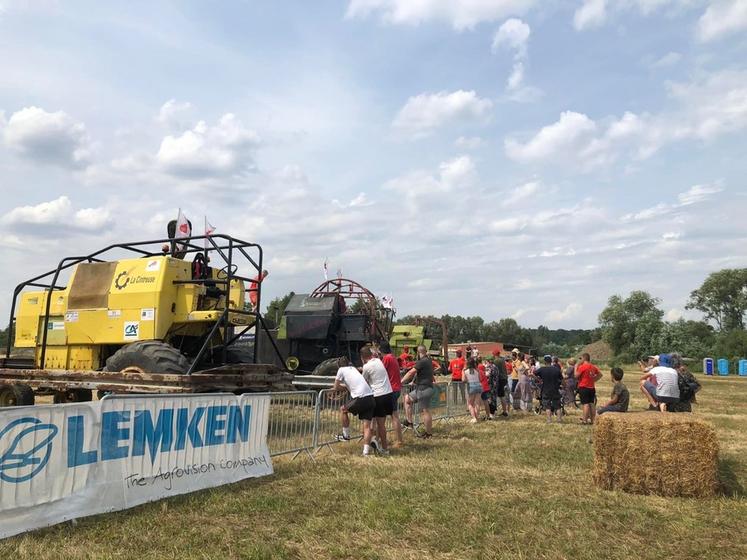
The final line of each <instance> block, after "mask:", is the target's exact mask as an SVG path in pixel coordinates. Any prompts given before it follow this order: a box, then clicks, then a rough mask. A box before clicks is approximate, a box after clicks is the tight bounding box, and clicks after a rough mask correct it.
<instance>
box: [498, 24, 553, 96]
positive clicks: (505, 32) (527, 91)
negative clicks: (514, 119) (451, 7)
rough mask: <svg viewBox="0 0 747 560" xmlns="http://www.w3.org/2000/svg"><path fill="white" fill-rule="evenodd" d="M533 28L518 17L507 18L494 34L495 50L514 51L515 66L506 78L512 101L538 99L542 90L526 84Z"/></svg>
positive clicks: (507, 89)
mask: <svg viewBox="0 0 747 560" xmlns="http://www.w3.org/2000/svg"><path fill="white" fill-rule="evenodd" d="M531 33H532V30H531V28H530V27H529V25H527V24H526V23H524V22H523V21H521V20H520V19H517V18H511V19H507V20H506V21H504V22H503V24H502V25H501V26H500V27H499V28H498V31H496V32H495V35H494V36H493V47H492V48H493V52H494V53H496V52H498V51H500V50H501V49H509V50H511V51H513V58H514V62H513V67H512V68H511V74H509V76H508V79H507V80H506V91H507V92H508V94H509V97H508V99H510V100H511V101H519V102H529V101H536V100H537V99H538V98H539V97H540V96H541V92H540V91H539V90H538V89H537V88H533V87H525V86H524V74H525V64H526V62H527V60H528V56H527V54H528V47H529V36H530V35H531Z"/></svg>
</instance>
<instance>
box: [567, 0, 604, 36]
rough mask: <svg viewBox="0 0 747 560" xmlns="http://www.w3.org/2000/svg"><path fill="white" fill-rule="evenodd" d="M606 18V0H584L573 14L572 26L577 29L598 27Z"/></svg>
mask: <svg viewBox="0 0 747 560" xmlns="http://www.w3.org/2000/svg"><path fill="white" fill-rule="evenodd" d="M606 20H607V1H606V0H584V3H583V4H582V5H581V6H580V7H579V8H578V9H577V10H576V12H575V13H574V14H573V27H575V28H576V30H577V31H581V30H584V29H590V28H592V27H598V26H600V25H602V24H603V23H604V22H605V21H606Z"/></svg>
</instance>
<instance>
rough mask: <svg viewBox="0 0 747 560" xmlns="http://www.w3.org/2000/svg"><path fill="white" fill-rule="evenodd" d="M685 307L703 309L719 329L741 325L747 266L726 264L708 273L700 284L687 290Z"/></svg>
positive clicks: (746, 294)
mask: <svg viewBox="0 0 747 560" xmlns="http://www.w3.org/2000/svg"><path fill="white" fill-rule="evenodd" d="M686 308H687V309H697V310H698V311H702V312H703V314H704V315H705V317H706V319H710V320H713V321H715V322H716V325H717V327H718V330H720V331H731V330H738V329H744V316H745V313H746V312H747V268H726V269H724V270H719V271H718V272H714V273H712V274H710V275H709V276H708V278H706V280H705V282H703V285H702V286H701V287H700V288H698V289H697V290H693V291H692V292H691V293H690V300H689V301H688V303H687V306H686Z"/></svg>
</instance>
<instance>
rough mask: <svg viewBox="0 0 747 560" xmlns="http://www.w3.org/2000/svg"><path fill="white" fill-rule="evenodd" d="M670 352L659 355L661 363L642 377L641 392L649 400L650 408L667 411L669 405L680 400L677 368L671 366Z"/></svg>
mask: <svg viewBox="0 0 747 560" xmlns="http://www.w3.org/2000/svg"><path fill="white" fill-rule="evenodd" d="M671 366H672V358H671V356H670V355H669V354H661V355H660V356H659V365H658V366H656V367H654V368H651V369H650V370H649V371H648V372H647V373H645V374H644V375H643V376H642V377H641V392H642V393H643V395H644V396H645V397H646V399H647V400H648V402H649V407H648V410H661V411H662V412H667V407H668V406H669V405H673V404H675V403H677V402H678V401H679V400H680V387H679V379H678V376H677V370H675V369H674V368H672V367H671Z"/></svg>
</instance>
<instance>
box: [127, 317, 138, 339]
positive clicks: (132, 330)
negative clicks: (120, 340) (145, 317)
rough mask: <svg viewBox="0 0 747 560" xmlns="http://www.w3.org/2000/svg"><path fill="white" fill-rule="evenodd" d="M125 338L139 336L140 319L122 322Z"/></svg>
mask: <svg viewBox="0 0 747 560" xmlns="http://www.w3.org/2000/svg"><path fill="white" fill-rule="evenodd" d="M124 338H125V340H137V339H138V338H140V321H126V322H125V324H124Z"/></svg>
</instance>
